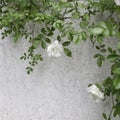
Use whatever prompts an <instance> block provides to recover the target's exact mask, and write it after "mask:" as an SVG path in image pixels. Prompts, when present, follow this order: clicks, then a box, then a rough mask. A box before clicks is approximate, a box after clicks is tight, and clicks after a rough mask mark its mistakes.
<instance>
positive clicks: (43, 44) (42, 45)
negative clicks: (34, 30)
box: [41, 41, 46, 49]
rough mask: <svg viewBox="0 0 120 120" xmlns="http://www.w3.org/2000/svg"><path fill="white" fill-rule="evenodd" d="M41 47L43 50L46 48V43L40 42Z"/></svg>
mask: <svg viewBox="0 0 120 120" xmlns="http://www.w3.org/2000/svg"><path fill="white" fill-rule="evenodd" d="M41 47H42V48H43V49H45V48H46V43H45V42H44V41H42V42H41Z"/></svg>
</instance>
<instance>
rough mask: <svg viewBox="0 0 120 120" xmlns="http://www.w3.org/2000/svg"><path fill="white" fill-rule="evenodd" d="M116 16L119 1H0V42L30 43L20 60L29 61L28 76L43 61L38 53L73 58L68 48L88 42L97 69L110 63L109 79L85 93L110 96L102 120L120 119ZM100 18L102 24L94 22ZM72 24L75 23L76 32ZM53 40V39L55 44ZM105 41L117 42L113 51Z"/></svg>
mask: <svg viewBox="0 0 120 120" xmlns="http://www.w3.org/2000/svg"><path fill="white" fill-rule="evenodd" d="M119 14H120V1H119V0H86V1H79V0H2V1H0V29H1V30H2V31H3V32H2V34H1V35H2V39H4V38H5V37H7V36H9V35H12V37H13V41H14V42H15V43H17V41H18V40H20V38H24V39H26V40H28V41H29V43H30V46H28V51H26V52H25V53H24V54H23V55H22V56H21V58H20V59H22V60H27V61H28V63H29V66H28V67H27V68H26V70H27V73H28V74H30V73H31V72H32V71H33V69H34V66H35V65H37V64H38V63H39V61H43V59H44V58H43V56H42V53H38V52H37V49H40V48H42V49H44V50H45V52H46V53H47V54H48V56H51V57H60V56H61V52H63V51H64V53H65V54H66V55H67V56H68V57H72V50H71V49H70V48H69V45H70V44H75V45H76V44H80V42H82V41H86V40H90V41H91V43H92V45H93V47H94V48H95V49H96V50H97V53H96V54H95V55H94V58H95V59H96V61H97V65H98V66H99V67H101V66H102V63H103V62H104V61H109V62H110V63H111V69H110V72H111V75H110V76H109V77H107V78H106V79H105V80H103V83H102V84H99V83H97V84H96V85H94V86H93V85H90V86H89V87H88V88H89V89H88V91H89V92H90V93H91V94H92V95H94V99H95V100H98V99H99V98H100V99H102V100H104V99H106V98H107V97H110V96H112V104H113V106H112V108H111V109H112V110H111V111H110V114H109V115H106V113H103V118H104V119H105V120H112V117H116V116H120V43H119V39H120V21H119V18H120V15H119ZM101 15H102V16H103V18H102V20H93V18H96V17H98V16H101ZM75 20H77V21H78V22H77V28H76V27H75V25H74V24H75ZM28 23H31V24H32V25H33V28H32V30H29V29H27V25H28ZM36 25H38V26H40V30H39V31H38V34H34V31H35V26H36ZM53 36H56V39H55V40H53ZM106 38H116V39H118V41H117V42H118V43H117V46H116V48H112V47H110V46H108V45H107V44H106V42H105V39H106ZM94 90H96V92H94ZM96 93H97V95H96ZM103 94H104V96H103ZM99 95H102V96H101V97H100V96H99ZM103 98H104V99H103Z"/></svg>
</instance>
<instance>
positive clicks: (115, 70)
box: [112, 67, 120, 74]
mask: <svg viewBox="0 0 120 120" xmlns="http://www.w3.org/2000/svg"><path fill="white" fill-rule="evenodd" d="M112 72H113V73H115V74H120V67H119V68H116V69H114V70H113V71H112Z"/></svg>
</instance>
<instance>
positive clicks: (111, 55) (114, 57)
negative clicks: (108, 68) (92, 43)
mask: <svg viewBox="0 0 120 120" xmlns="http://www.w3.org/2000/svg"><path fill="white" fill-rule="evenodd" d="M119 57H120V56H119V55H116V54H110V55H108V56H107V59H108V60H109V61H110V62H114V61H116V60H117V59H118V58H119Z"/></svg>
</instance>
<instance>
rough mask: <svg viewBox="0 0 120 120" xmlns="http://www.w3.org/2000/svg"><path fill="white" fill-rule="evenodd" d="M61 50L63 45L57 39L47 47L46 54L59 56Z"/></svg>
mask: <svg viewBox="0 0 120 120" xmlns="http://www.w3.org/2000/svg"><path fill="white" fill-rule="evenodd" d="M62 51H63V47H62V45H61V44H59V42H58V41H57V40H56V41H54V42H53V43H52V44H50V45H49V46H48V47H47V52H48V56H50V57H60V56H61V52H62Z"/></svg>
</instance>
